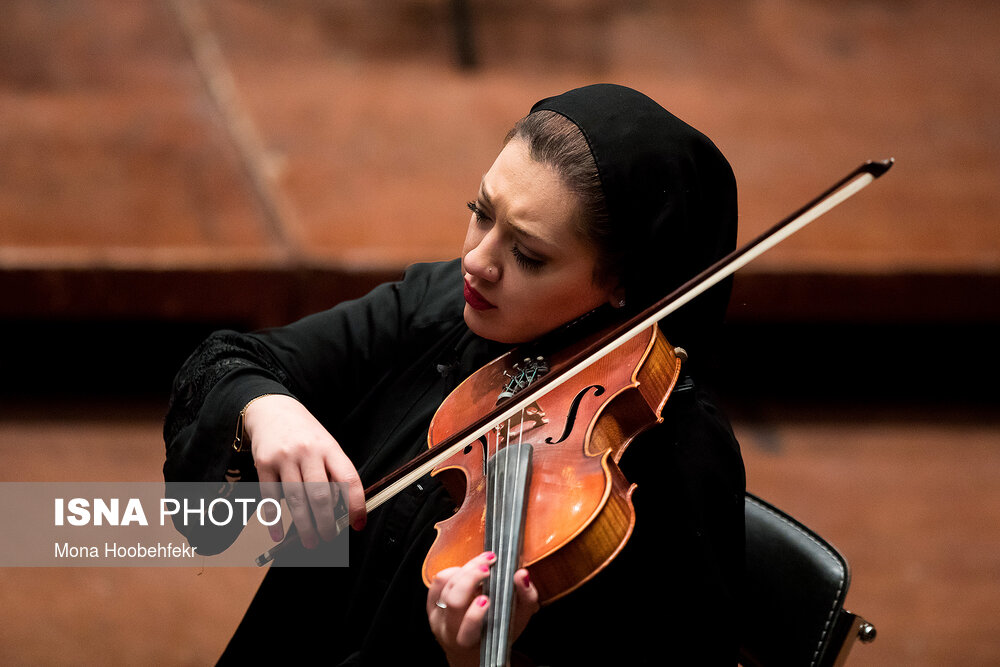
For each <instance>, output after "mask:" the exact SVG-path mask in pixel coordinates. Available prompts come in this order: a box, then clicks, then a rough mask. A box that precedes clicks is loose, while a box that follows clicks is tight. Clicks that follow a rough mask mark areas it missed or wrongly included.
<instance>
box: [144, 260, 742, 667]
mask: <svg viewBox="0 0 1000 667" xmlns="http://www.w3.org/2000/svg"><path fill="white" fill-rule="evenodd" d="M462 308H463V297H462V289H461V274H460V269H459V265H458V263H457V262H447V263H439V264H425V265H416V266H414V267H412V268H411V269H410V270H409V271H408V272H407V274H406V276H405V278H404V280H403V281H401V282H399V283H393V284H389V285H383V286H381V287H379V288H377V289H375V290H374V291H372V292H371V293H370V294H369V295H368V296H366V297H364V298H362V299H359V300H356V301H352V302H348V303H344V304H341V305H338V306H337V307H335V308H333V309H331V310H328V311H325V312H323V313H319V314H316V315H313V316H310V317H307V318H305V319H303V320H301V321H299V322H297V323H295V324H292V325H290V326H288V327H283V328H279V329H273V330H268V331H263V332H258V333H255V334H237V333H235V332H219V333H217V334H215V335H213V336H212V337H211V338H210V339H209V340H207V341H206V342H205V343H204V344H203V345H202V346H201V347H200V348H199V349H198V350H197V351H196V352H195V353H194V354H193V355H192V357H191V358H190V359H189V360H188V362H187V363H186V364H185V366H184V367H183V368H182V369H181V371H180V373H179V374H178V377H177V380H176V383H175V387H174V396H173V398H172V401H171V407H170V411H169V414H168V416H167V421H166V424H165V429H164V434H165V439H166V443H167V459H166V463H165V465H164V475H165V477H166V479H167V480H168V481H210V480H212V481H214V480H221V479H223V478H224V476H225V474H226V471H227V469H228V470H230V471H234V470H238V471H239V474H240V475H241V476H242V479H244V480H253V479H255V472H254V470H253V465H252V461H251V460H250V458H249V455H247V454H234V453H233V450H232V448H231V444H232V440H233V434H234V430H235V427H236V421H237V415H238V414H239V412H240V410H241V409H242V408H243V406H244V405H245V404H246V403H247V402H248V401H249V400H250V399H252V398H254V397H256V396H259V395H262V394H266V393H283V394H289V395H292V396H295V397H296V398H297V399H298V400H300V401H301V402H302V403H303V404H304V405H305V406H306V407H307V408H308V409H309V410H310V411H311V412H312V413H313V414H314V415H315V416H316V417H317V418H318V419H319V420H320V421H321V422H322V423H323V424H324V425H325V426H326V427H327V429H328V430H329V431H330V433H331V434H332V435H333V436H334V437H335V438H336V439H337V440H338V442H339V443H340V444H341V446H342V447H343V448H344V450H345V451H346V453H347V454H348V456H349V457H350V458H351V460H352V461H353V462H354V464H355V466H356V467H357V469H358V472H359V474H360V475H361V478H362V480H363V482H364V483H365V484H366V485H368V484H371V483H372V482H374V481H376V480H377V479H380V478H381V477H382V476H384V475H385V474H387V473H389V472H391V471H392V470H394V469H396V468H397V467H398V466H399V465H401V464H402V463H403V462H405V461H407V460H409V459H411V458H412V457H413V456H415V455H416V454H418V453H419V452H421V451H423V449H424V448H425V447H426V446H427V445H426V431H427V426H428V424H429V422H430V419H431V418H432V416H433V414H434V412H435V410H436V409H437V406H438V405H439V404H440V403H441V402H442V401H443V400H444V398H445V397H446V396H447V395H448V393H449V392H450V391H451V390H452V389H453V388H454V387H455V386H456V385H457V384H458V383H459V382H460V381H461V380H462V379H464V378H465V377H466V376H468V375H469V374H470V373H471V372H473V371H474V370H476V369H477V368H479V367H480V366H482V365H483V364H485V363H487V362H488V361H490V360H491V359H492V358H494V357H496V356H497V355H498V354H499V353H501V352H502V351H504V348H503V347H501V346H498V345H496V344H494V343H490V342H488V341H485V340H483V339H480V338H478V337H476V336H475V335H473V334H472V333H471V332H470V331H469V330H468V328H467V327H466V326H465V323H464V320H463V318H462ZM664 417H665V419H664V423H663V424H661V425H660V426H658V427H656V428H654V429H652V430H651V431H649V432H647V433H645V434H643V435H642V436H640V437H639V438H638V439H637V440H636V441H635V442H634V443H632V445H631V446H630V447H629V449H628V451H627V452H626V454H625V457H624V459H623V460H622V468H623V470H624V472H625V474H626V477H627V478H628V479H629V480H630V481H632V482H636V483H638V490H637V491H636V493H635V495H634V497H633V499H634V501H635V506H636V512H637V525H636V530H635V533H634V534H633V536H632V537H631V539H630V540H629V542H628V544H627V545H626V546H625V548H624V549H623V551H622V552H621V553H620V554H619V556H618V557H617V558H616V559H615V560H614V561H613V562H612V563H611V565H610V566H609V567H607V568H606V569H605V570H604V571H603V572H601V573H600V574H599V575H597V576H596V577H595V578H594V579H593V580H592V581H590V582H587V583H586V584H585V585H584V586H582V587H581V588H580V589H579V590H577V591H575V592H573V593H572V594H570V595H569V596H567V597H565V598H563V599H561V600H557V601H556V602H554V603H552V604H551V605H549V606H547V607H545V608H543V609H542V610H541V611H539V612H538V614H536V615H535V617H533V619H532V620H531V623H530V624H529V626H528V629H527V630H526V631H525V633H524V635H523V636H522V638H521V639H520V640H519V641H518V642H517V644H516V645H515V649H516V650H517V651H518V652H520V653H521V654H524V655H526V656H528V657H530V658H531V659H533V660H536V661H537V662H538V663H539V664H551V665H611V664H622V665H631V664H670V663H671V662H676V664H735V663H736V652H737V634H738V630H737V627H736V621H735V619H736V611H737V609H736V605H737V604H738V600H739V587H740V582H741V578H742V570H743V558H744V554H743V539H744V538H743V492H744V483H745V481H744V471H743V464H742V460H741V457H740V454H739V447H738V445H737V443H736V440H735V438H734V437H733V434H732V430H731V429H730V427H729V424H728V422H727V421H726V419H725V417H724V416H722V415H721V414H720V413H719V412H718V411H717V410H716V408H715V407H714V406H713V405H712V403H711V402H710V401H709V400H708V398H707V397H706V396H705V394H704V393H703V392H701V391H699V390H698V389H697V388H696V387H695V386H694V383H693V382H692V381H691V379H690V378H685V380H684V381H682V382H681V383H680V384H679V385H678V388H677V390H675V392H674V395H673V396H672V397H671V398H670V400H669V402H668V403H667V406H666V408H665V409H664ZM453 508H454V504H453V502H452V500H451V499H450V498H449V497H448V495H447V493H446V492H445V491H444V489H443V488H442V487H441V486H440V484H438V483H437V482H436V481H435V480H434V479H432V478H430V477H427V478H425V479H423V480H421V481H420V482H419V483H417V484H415V485H413V486H412V487H410V488H409V489H407V490H406V491H404V492H402V493H400V494H399V495H398V496H396V497H395V498H394V499H392V500H391V501H389V502H388V503H386V504H385V505H384V506H382V507H380V508H379V509H377V510H375V511H374V512H372V514H371V516H370V517H369V520H368V524H367V526H366V528H365V529H364V530H363V531H361V532H360V533H355V532H352V534H351V535H350V538H349V540H350V563H351V565H350V567H348V568H281V567H274V568H272V569H271V571H270V572H269V573H268V574H267V576H266V577H265V579H264V581H263V583H262V584H261V587H260V589H259V591H258V593H257V595H256V597H255V598H254V600H253V602H252V604H251V606H250V608H249V610H248V611H247V613H246V616H245V617H244V619H243V622H242V623H241V625H240V627H239V629H238V630H237V632H236V634H235V636H234V637H233V639H232V641H231V642H230V645H229V647H228V649H227V651H226V653H225V655H224V656H223V659H222V662H229V661H230V660H233V661H235V660H236V659H252V660H253V661H254V662H259V661H262V660H265V659H281V658H284V659H288V658H294V657H296V656H298V655H305V654H306V648H310V649H315V650H317V651H318V653H319V654H320V655H322V656H324V657H325V658H327V659H328V660H329V661H330V662H332V663H334V664H370V665H396V664H417V665H424V664H444V655H443V653H442V651H441V650H440V649H439V648H438V646H437V644H436V642H435V640H434V637H433V635H432V634H431V632H430V629H429V627H428V624H427V619H426V614H425V611H424V605H425V601H426V595H427V591H426V588H425V587H424V585H423V583H422V581H421V576H420V571H421V565H422V562H423V559H424V556H425V555H426V552H427V550H428V548H429V546H430V544H431V542H432V541H433V539H434V535H435V533H434V531H433V525H434V523H436V522H437V521H440V520H442V519H444V518H446V517H447V516H449V515H450V513H451V512H452V511H453Z"/></svg>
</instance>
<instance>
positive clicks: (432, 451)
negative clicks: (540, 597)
mask: <svg viewBox="0 0 1000 667" xmlns="http://www.w3.org/2000/svg"><path fill="white" fill-rule="evenodd" d="M894 162H895V160H894V159H893V158H889V159H887V160H878V161H875V160H869V161H867V162H865V163H863V164H862V165H860V166H859V167H857V168H856V169H854V170H853V171H852V172H850V173H849V174H847V175H846V176H844V177H843V178H841V179H840V180H839V181H837V182H836V183H834V184H833V185H832V186H830V187H829V188H827V189H826V190H825V191H824V192H823V193H821V194H820V195H818V196H817V197H815V198H814V199H812V200H811V201H810V202H808V203H807V204H805V205H804V206H802V207H801V208H799V209H798V210H797V211H795V212H794V213H792V214H791V215H789V216H787V217H786V218H784V219H783V220H781V221H779V222H778V223H776V224H775V225H773V226H772V227H771V228H770V229H768V230H767V231H765V232H763V233H762V234H760V235H759V236H758V237H757V238H755V239H753V240H752V241H750V242H749V243H746V244H745V245H743V246H742V247H740V248H737V249H736V250H733V251H732V252H730V253H729V254H727V255H725V256H724V257H722V258H721V259H719V260H718V261H716V262H715V263H714V264H712V265H711V266H709V267H708V268H706V269H705V270H703V271H702V272H701V273H699V274H697V275H696V276H694V277H693V278H691V279H690V280H688V281H687V282H685V283H684V284H682V285H681V286H680V287H678V288H677V289H675V290H674V291H672V292H671V293H670V294H668V295H667V296H665V297H663V298H662V299H660V300H659V301H657V302H655V303H654V304H653V305H651V306H649V307H648V308H646V309H645V310H643V311H641V312H640V313H638V314H637V315H634V316H633V317H631V318H629V319H628V320H627V321H626V322H624V323H623V324H622V325H620V326H618V327H616V328H615V330H614V331H612V332H610V333H609V334H608V335H606V336H603V337H602V338H601V339H600V340H598V341H596V342H594V343H592V344H591V345H589V346H587V347H586V348H584V349H583V350H581V351H580V352H578V353H576V354H575V355H573V356H572V357H571V358H570V359H569V361H568V362H567V363H566V365H565V367H564V368H563V369H562V370H561V371H560V372H558V373H549V374H547V375H544V376H542V377H540V378H539V379H537V380H536V381H535V382H534V383H532V384H531V385H530V386H529V387H527V388H526V389H524V390H523V391H521V392H518V394H516V395H515V396H514V397H512V398H510V399H508V400H507V401H506V402H504V403H502V404H500V405H498V406H497V407H496V408H494V409H493V410H491V411H490V412H489V413H488V414H486V415H485V416H484V417H483V418H482V419H481V420H479V421H478V422H476V423H474V424H470V425H469V426H467V427H465V428H463V429H462V430H460V431H458V432H456V433H454V434H452V435H451V436H449V437H447V438H445V439H444V440H442V441H441V442H440V443H438V444H437V445H435V446H434V447H432V448H429V449H427V451H425V452H423V453H422V454H420V455H418V456H417V457H415V458H414V459H412V460H411V461H409V462H408V463H407V464H405V465H403V466H402V467H400V468H399V469H398V470H396V471H394V472H393V473H390V474H389V475H388V476H386V477H384V478H382V479H381V480H379V481H378V482H375V483H374V484H373V485H371V486H370V487H368V488H367V489H365V498H366V499H367V500H366V501H365V509H366V511H368V512H371V511H372V510H374V509H376V508H377V507H380V506H381V505H382V504H384V503H385V502H387V501H388V500H390V499H392V498H393V497H394V496H395V495H396V494H398V493H399V492H400V491H402V490H403V489H404V488H406V487H408V486H410V485H411V484H413V483H414V482H416V481H417V480H418V479H420V478H421V477H423V476H424V475H426V474H428V473H430V472H431V471H432V470H433V469H434V468H435V466H437V465H438V464H439V463H441V462H442V461H445V460H447V459H448V458H450V457H451V456H453V455H454V454H456V453H457V452H458V451H459V450H461V449H464V448H465V447H466V446H467V445H469V444H471V443H472V442H475V441H476V440H478V439H479V438H480V436H482V435H483V434H484V433H486V432H487V431H489V430H490V429H491V428H492V427H493V425H494V424H499V423H502V422H504V421H506V420H507V419H509V418H511V417H513V416H514V415H516V414H518V413H519V412H520V411H521V410H523V409H524V408H526V407H528V406H529V405H530V404H531V403H532V402H534V401H537V400H538V398H539V397H541V396H543V395H544V394H546V393H547V392H549V391H551V390H552V389H555V388H556V387H558V386H559V385H561V384H563V383H565V382H566V381H568V380H570V379H571V378H572V377H574V376H575V375H577V374H578V373H579V372H580V371H582V370H583V369H584V368H587V367H589V366H590V365H591V364H593V363H594V362H596V361H598V360H599V359H601V358H602V357H604V356H606V355H608V354H610V353H611V352H612V351H614V350H615V349H617V348H618V347H619V346H621V345H623V344H624V343H625V342H627V341H629V340H631V339H632V338H633V337H635V336H637V335H638V334H639V333H641V332H642V331H645V330H646V329H648V328H649V327H651V326H652V325H653V324H655V323H656V322H658V321H660V320H661V319H663V318H664V317H666V316H668V315H670V314H671V313H673V312H674V311H676V310H677V309H679V308H680V307H681V306H683V305H685V304H686V303H688V302H689V301H691V300H692V299H694V298H695V297H697V296H699V295H701V294H702V293H704V292H706V291H707V290H709V289H711V288H712V287H714V286H715V285H717V284H718V283H720V282H721V281H723V280H725V279H726V278H728V277H729V276H731V275H732V274H734V273H736V272H737V271H738V270H740V269H741V268H743V267H744V266H746V265H747V264H749V263H750V262H752V261H753V260H755V259H756V258H758V257H760V256H761V255H762V254H764V253H765V252H767V251H768V250H770V249H771V248H773V247H775V246H776V245H778V244H779V243H781V242H782V241H784V240H785V239H787V238H788V237H789V236H791V235H792V234H794V233H796V232H798V231H799V230H801V229H802V228H804V227H805V226H806V225H808V224H810V223H811V222H813V221H814V220H816V219H817V218H819V217H820V216H822V215H824V214H826V213H828V212H829V211H830V210H832V209H834V208H835V207H837V206H839V205H840V204H842V203H844V202H845V201H847V200H848V199H850V198H851V197H853V196H854V195H856V194H857V193H858V192H860V191H861V190H863V189H864V188H866V187H868V186H869V185H871V183H872V182H873V181H874V180H875V179H876V178H878V177H880V176H882V175H883V174H884V173H885V172H887V171H889V169H890V167H892V165H893V164H894ZM347 525H348V517H347V516H346V515H344V516H341V517H340V518H339V519H338V520H337V528H338V531H339V530H344V529H346V528H347ZM295 537H296V532H295V530H294V525H293V526H292V528H291V529H290V530H289V531H288V533H287V534H286V535H285V538H284V540H282V541H281V542H279V543H278V544H276V545H275V546H274V547H272V548H271V549H269V550H267V551H266V552H264V553H263V554H261V555H260V556H258V557H257V558H256V560H255V563H256V564H257V565H260V566H263V565H266V564H267V563H268V562H270V561H271V560H272V559H273V558H274V556H275V554H276V553H277V552H278V551H280V550H281V549H282V548H283V547H284V546H285V545H286V544H288V543H289V542H290V541H293V540H294V539H295Z"/></svg>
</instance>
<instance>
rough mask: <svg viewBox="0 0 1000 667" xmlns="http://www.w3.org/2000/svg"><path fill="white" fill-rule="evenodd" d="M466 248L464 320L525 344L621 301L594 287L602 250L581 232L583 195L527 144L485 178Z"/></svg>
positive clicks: (508, 152) (513, 146)
mask: <svg viewBox="0 0 1000 667" xmlns="http://www.w3.org/2000/svg"><path fill="white" fill-rule="evenodd" d="M469 206H470V208H472V211H473V213H472V219H471V220H470V221H469V230H468V233H467V234H466V237H465V246H464V248H463V250H462V271H463V273H464V276H465V302H466V304H465V322H466V323H467V324H468V325H469V328H470V329H472V331H474V332H475V333H476V334H478V335H479V336H482V337H483V338H487V339H490V340H495V341H498V342H502V343H522V342H526V341H529V340H533V339H534V338H537V337H538V336H540V335H541V334H543V333H546V332H548V331H551V330H552V329H554V328H556V327H558V326H559V325H561V324H564V323H566V322H568V321H570V320H572V319H574V318H576V317H578V316H580V315H582V314H583V313H586V312H588V311H590V310H593V309H594V308H596V307H597V306H599V305H601V304H602V303H604V302H606V301H611V302H614V301H617V299H615V298H614V289H613V287H614V286H607V285H595V284H594V278H593V277H594V266H595V261H596V252H595V250H594V249H593V248H592V247H591V246H590V245H589V244H588V243H586V242H585V241H584V240H583V239H581V238H580V236H579V234H578V233H577V232H576V222H577V216H578V212H577V201H576V197H575V196H574V195H573V194H572V193H571V192H570V191H569V189H568V188H567V187H566V186H565V185H564V184H563V181H562V178H561V177H560V175H559V173H558V172H557V171H556V170H555V169H554V168H552V167H550V166H548V165H545V164H542V163H540V162H536V161H535V160H534V159H532V158H531V156H530V155H529V154H528V147H527V145H526V144H525V143H524V142H523V141H521V140H519V139H513V140H511V141H510V142H509V143H508V144H507V145H506V146H505V147H504V149H503V150H502V151H501V152H500V155H499V157H497V159H496V162H494V163H493V166H492V167H490V170H489V171H488V172H487V173H486V175H485V176H483V180H482V183H481V185H480V188H479V194H478V196H477V197H476V200H475V201H474V202H470V203H469Z"/></svg>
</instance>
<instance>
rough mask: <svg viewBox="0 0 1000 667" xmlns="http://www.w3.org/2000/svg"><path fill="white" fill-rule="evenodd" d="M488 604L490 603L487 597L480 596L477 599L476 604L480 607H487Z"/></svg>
mask: <svg viewBox="0 0 1000 667" xmlns="http://www.w3.org/2000/svg"><path fill="white" fill-rule="evenodd" d="M487 602H489V599H488V598H487V597H486V596H485V595H480V596H479V597H477V598H476V604H478V605H479V606H480V607H485V606H486V603H487Z"/></svg>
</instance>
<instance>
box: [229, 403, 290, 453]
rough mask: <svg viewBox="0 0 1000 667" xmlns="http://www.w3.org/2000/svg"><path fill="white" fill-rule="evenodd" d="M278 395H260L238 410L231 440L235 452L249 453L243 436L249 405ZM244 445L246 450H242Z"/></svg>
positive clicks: (244, 434)
mask: <svg viewBox="0 0 1000 667" xmlns="http://www.w3.org/2000/svg"><path fill="white" fill-rule="evenodd" d="M279 395H280V394H261V395H260V396H257V397H255V398H251V399H250V400H249V401H247V404H246V405H244V406H243V409H242V410H240V416H239V417H237V418H236V438H235V439H233V449H234V450H235V451H236V452H239V453H242V452H249V451H250V447H249V445H250V443H248V442H245V436H246V423H245V422H246V418H247V409H248V408H249V407H250V406H251V405H253V402H254V401H256V400H257V399H259V398H264V397H265V396H279ZM244 444H246V445H247V447H246V449H244V448H243V446H244Z"/></svg>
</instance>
